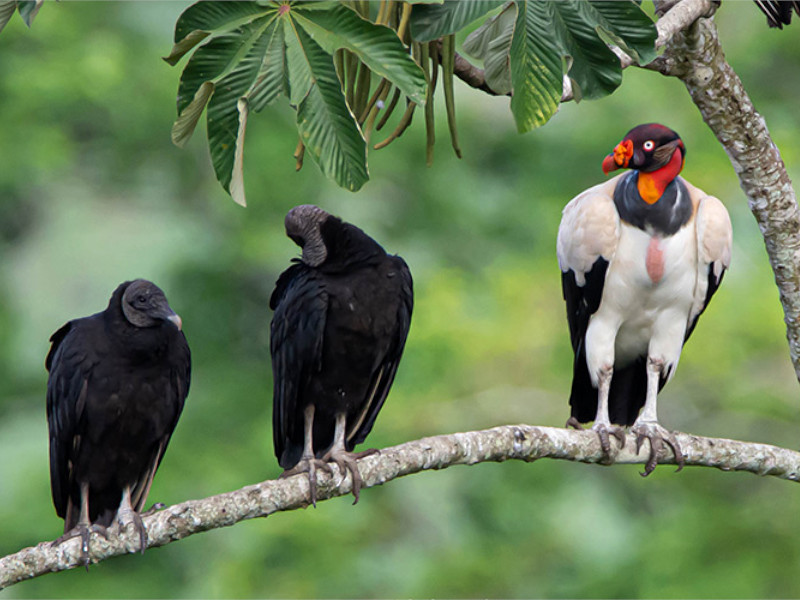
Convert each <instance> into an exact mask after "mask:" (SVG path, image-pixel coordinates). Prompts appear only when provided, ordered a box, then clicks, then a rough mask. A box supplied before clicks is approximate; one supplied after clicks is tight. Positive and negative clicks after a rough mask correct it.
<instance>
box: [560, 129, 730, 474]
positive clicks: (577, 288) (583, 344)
mask: <svg viewBox="0 0 800 600" xmlns="http://www.w3.org/2000/svg"><path fill="white" fill-rule="evenodd" d="M685 157H686V149H685V147H684V145H683V141H682V140H681V138H680V137H679V136H678V134H677V133H675V132H674V131H672V130H671V129H668V128H667V127H664V126H663V125H658V124H655V123H650V124H646V125H639V126H638V127H634V128H633V129H631V130H630V131H629V132H628V134H627V135H626V136H625V137H624V138H623V140H622V141H621V142H620V143H619V144H618V145H617V147H616V148H615V149H614V152H613V153H611V154H609V155H608V156H607V157H606V158H605V160H604V161H603V171H604V172H605V173H606V174H608V173H609V172H610V171H613V170H615V169H620V168H624V169H631V170H630V171H628V172H626V173H623V174H621V175H618V176H617V177H614V178H613V179H610V180H609V181H607V182H605V183H602V184H600V185H596V186H594V187H592V188H590V189H588V190H586V191H585V192H583V193H581V194H579V195H578V196H576V197H575V198H573V199H572V201H570V203H569V204H567V206H566V207H565V208H564V215H563V217H562V219H561V226H560V227H559V230H558V262H559V266H560V267H561V272H562V279H561V280H562V289H563V292H564V299H565V300H566V303H567V320H568V321H569V331H570V338H571V341H572V348H573V350H574V353H575V362H574V367H573V378H572V391H571V394H570V400H569V402H570V405H571V407H572V416H571V417H570V419H569V421H568V424H569V425H573V426H578V427H579V423H586V422H589V421H592V420H593V421H594V425H593V426H592V429H593V430H594V431H596V432H597V433H598V435H599V437H600V441H601V444H602V446H603V450H604V451H605V452H606V454H608V453H609V452H610V450H611V445H610V439H609V434H611V435H613V436H615V437H617V439H618V440H619V441H620V443H622V444H624V440H625V438H624V434H623V432H622V429H621V428H620V427H617V425H622V426H625V425H632V428H631V431H632V432H633V433H635V434H636V436H637V451H638V449H639V447H641V444H642V443H643V441H644V440H645V439H648V440H650V457H649V460H648V462H647V465H646V466H645V472H644V473H643V474H644V475H647V474H649V473H650V472H652V471H653V469H654V468H655V466H656V461H657V455H658V450H659V449H660V448H661V446H662V444H663V443H664V442H666V443H667V444H668V445H669V446H670V447H671V448H672V450H673V452H674V453H675V461H676V462H677V464H678V465H679V470H680V467H682V466H683V463H684V458H683V454H682V453H681V449H680V447H679V445H678V443H677V441H676V439H675V436H674V434H672V433H671V432H670V431H668V430H666V429H665V428H664V427H662V426H661V425H660V424H659V423H658V417H657V415H656V396H657V394H658V392H659V390H660V389H661V388H662V387H663V386H664V384H665V383H666V382H667V381H668V380H669V379H670V378H671V377H672V375H673V374H674V373H675V368H676V367H677V366H678V359H679V358H680V355H681V349H682V348H683V344H684V343H685V342H686V340H687V339H689V336H690V335H691V333H692V331H693V330H694V327H695V325H696V324H697V319H698V317H699V316H700V315H701V314H702V313H703V311H704V310H705V308H706V306H707V305H708V302H709V301H710V300H711V296H713V295H714V292H716V290H717V287H718V286H719V284H720V282H721V281H722V276H723V274H724V273H725V270H726V269H727V268H728V264H729V262H730V256H731V222H730V218H729V216H728V211H727V210H726V209H725V207H724V206H723V204H722V202H720V201H719V200H718V199H716V198H714V197H713V196H708V195H706V193H705V192H703V191H702V190H700V189H698V188H696V187H694V186H693V185H692V184H690V183H689V182H687V181H685V180H684V179H683V178H681V177H678V173H680V171H681V169H682V168H683V163H684V159H685ZM642 407H644V410H641V409H642ZM640 410H641V414H640V413H639V411H640Z"/></svg>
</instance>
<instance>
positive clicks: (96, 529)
mask: <svg viewBox="0 0 800 600" xmlns="http://www.w3.org/2000/svg"><path fill="white" fill-rule="evenodd" d="M92 533H96V534H97V535H102V536H103V537H104V538H105V539H106V540H107V539H108V531H107V530H106V528H105V527H103V526H102V525H88V524H86V523H78V524H77V525H75V527H73V528H72V529H70V530H69V531H67V532H65V533H64V535H62V536H61V537H59V538H56V539H55V540H53V542H52V543H51V544H50V547H51V548H52V547H55V546H60V545H61V544H63V543H64V542H66V541H68V540H71V539H72V538H76V537H79V538H81V562H82V563H83V565H84V566H85V567H86V570H87V571H88V570H89V539H90V538H91V536H92Z"/></svg>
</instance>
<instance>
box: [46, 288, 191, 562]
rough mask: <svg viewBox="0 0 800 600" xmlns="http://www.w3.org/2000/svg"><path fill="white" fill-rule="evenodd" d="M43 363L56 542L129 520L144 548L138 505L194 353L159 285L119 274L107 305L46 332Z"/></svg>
mask: <svg viewBox="0 0 800 600" xmlns="http://www.w3.org/2000/svg"><path fill="white" fill-rule="evenodd" d="M50 341H51V342H52V344H53V345H52V347H51V348H50V352H49V353H48V355H47V359H46V361H45V366H46V367H47V370H48V371H49V372H50V376H49V378H48V380H47V423H48V426H49V430H50V484H51V488H52V493H53V504H55V508H56V513H57V514H58V516H59V517H61V518H63V519H64V535H63V536H61V537H60V538H59V539H58V540H56V542H55V543H56V544H60V543H61V542H63V541H66V540H68V539H71V538H73V537H79V536H80V538H81V539H82V542H83V546H82V554H83V560H84V563H85V564H86V565H87V566H88V562H89V538H90V535H91V532H92V531H94V532H96V533H99V534H101V535H103V536H104V537H106V528H107V527H109V526H110V525H111V524H112V523H113V522H114V520H115V518H116V520H117V521H118V522H119V524H120V525H121V526H122V525H127V524H128V523H130V522H132V523H133V525H134V528H135V530H136V532H137V533H138V535H139V543H140V549H141V551H142V552H144V549H145V547H146V542H147V534H146V532H145V529H144V525H143V524H142V520H141V516H140V512H141V510H142V508H143V507H144V503H145V500H146V499H147V494H148V492H149V491H150V485H151V484H152V483H153V476H154V475H155V473H156V469H158V465H159V463H160V462H161V459H162V457H163V456H164V451H165V450H166V449H167V444H168V443H169V439H170V436H171V435H172V432H173V430H174V429H175V425H177V423H178V417H179V416H180V414H181V410H182V409H183V403H184V400H185V398H186V395H187V393H188V392H189V378H190V369H191V357H190V354H189V346H188V344H187V343H186V338H185V337H184V335H183V332H182V331H181V319H180V317H179V316H178V315H176V314H175V313H174V312H173V311H172V309H171V308H170V306H169V304H168V303H167V298H166V297H165V296H164V292H162V291H161V289H159V288H158V287H157V286H156V285H154V284H153V283H151V282H149V281H146V280H144V279H137V280H135V281H126V282H125V283H123V284H121V285H120V286H119V287H118V288H117V289H116V290H114V293H113V294H112V296H111V300H110V301H109V303H108V307H107V308H106V309H105V310H104V311H103V312H99V313H97V314H94V315H92V316H90V317H85V318H82V319H75V320H72V321H70V322H68V323H67V324H66V325H64V326H63V327H61V329H59V330H58V331H56V332H55V333H54V334H53V335H52V337H51V338H50Z"/></svg>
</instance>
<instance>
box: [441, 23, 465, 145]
mask: <svg viewBox="0 0 800 600" xmlns="http://www.w3.org/2000/svg"><path fill="white" fill-rule="evenodd" d="M455 49H456V40H455V36H454V35H446V36H444V37H443V38H442V87H443V89H444V103H445V107H446V110H447V126H448V127H449V128H450V141H451V143H452V145H453V151H454V152H455V153H456V156H457V157H458V158H461V148H460V147H459V144H458V129H457V128H456V103H455V97H454V95H453V65H454V62H455Z"/></svg>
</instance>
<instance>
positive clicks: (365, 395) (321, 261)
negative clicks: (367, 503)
mask: <svg viewBox="0 0 800 600" xmlns="http://www.w3.org/2000/svg"><path fill="white" fill-rule="evenodd" d="M285 225H286V234H287V235H288V236H289V237H290V238H291V239H292V240H293V241H294V242H295V243H296V244H297V245H298V246H300V247H301V248H302V249H303V251H302V258H300V259H294V260H293V262H294V264H292V266H290V267H289V268H288V269H286V271H284V272H283V273H282V274H281V275H280V277H279V278H278V281H277V283H276V284H275V290H274V291H273V293H272V297H271V299H270V308H272V309H273V310H274V311H275V314H274V316H273V319H272V325H271V339H270V350H271V352H272V370H273V379H274V395H273V412H272V432H273V442H274V445H275V454H276V456H277V457H278V463H279V464H280V466H281V467H283V468H284V469H285V471H284V473H283V475H282V476H289V475H294V474H297V473H308V478H309V487H310V496H311V502H312V504H314V505H316V494H317V483H316V470H317V469H318V468H322V469H325V470H327V471H329V472H332V469H331V467H330V464H329V463H331V462H334V463H336V464H337V465H338V468H339V471H340V473H341V475H342V477H345V476H346V473H347V471H349V472H350V473H351V474H352V477H353V495H354V496H355V502H358V496H359V490H360V488H361V476H360V474H359V472H358V466H357V464H356V462H355V461H356V460H357V459H358V458H361V457H362V456H365V455H366V454H369V453H372V452H376V451H375V450H367V451H365V452H361V453H354V452H353V448H354V447H355V446H356V445H357V444H360V443H361V442H363V441H364V439H365V438H366V437H367V434H369V432H370V430H371V429H372V426H373V424H374V423H375V418H376V417H377V416H378V412H379V411H380V409H381V407H382V406H383V403H384V401H385V400H386V395H387V394H388V393H389V388H390V387H391V386H392V381H393V380H394V376H395V373H396V372H397V365H398V363H399V362H400V357H401V355H402V353H403V347H404V346H405V342H406V336H407V335H408V329H409V326H410V324H411V311H412V307H413V301H414V300H413V286H412V280H411V273H410V272H409V270H408V266H407V265H406V263H405V261H404V260H403V259H402V258H400V257H399V256H390V255H387V254H386V252H385V251H384V249H383V248H382V247H381V246H380V245H379V244H378V243H377V242H376V241H375V240H373V239H372V238H370V237H369V236H368V235H367V234H365V233H364V232H363V231H361V229H359V228H358V227H355V226H354V225H351V224H349V223H345V222H343V221H342V220H341V219H339V218H337V217H334V216H332V215H330V214H328V213H327V212H325V211H324V210H322V209H320V208H318V207H316V206H311V205H302V206H297V207H295V208H293V209H292V210H290V211H289V213H288V214H287V215H286V221H285ZM355 502H354V504H355Z"/></svg>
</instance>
